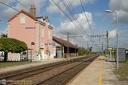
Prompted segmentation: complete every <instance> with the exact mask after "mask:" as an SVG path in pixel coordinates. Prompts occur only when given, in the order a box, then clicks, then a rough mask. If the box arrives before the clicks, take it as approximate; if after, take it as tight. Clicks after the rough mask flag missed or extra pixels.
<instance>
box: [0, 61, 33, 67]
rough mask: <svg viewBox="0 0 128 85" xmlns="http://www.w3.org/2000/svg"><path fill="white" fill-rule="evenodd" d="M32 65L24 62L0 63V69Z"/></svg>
mask: <svg viewBox="0 0 128 85" xmlns="http://www.w3.org/2000/svg"><path fill="white" fill-rule="evenodd" d="M29 63H31V62H30V61H22V62H18V61H17V62H16V61H12V62H0V68H5V67H10V66H18V65H24V64H29Z"/></svg>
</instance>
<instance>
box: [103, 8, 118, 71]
mask: <svg viewBox="0 0 128 85" xmlns="http://www.w3.org/2000/svg"><path fill="white" fill-rule="evenodd" d="M105 12H107V13H115V14H116V69H117V70H118V69H119V56H118V15H117V12H116V11H112V10H105Z"/></svg>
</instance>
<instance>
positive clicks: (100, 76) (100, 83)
mask: <svg viewBox="0 0 128 85" xmlns="http://www.w3.org/2000/svg"><path fill="white" fill-rule="evenodd" d="M102 68H103V62H101V63H100V75H99V82H98V85H102Z"/></svg>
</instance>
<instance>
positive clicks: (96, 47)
mask: <svg viewBox="0 0 128 85" xmlns="http://www.w3.org/2000/svg"><path fill="white" fill-rule="evenodd" d="M32 4H35V6H36V12H37V15H36V16H48V18H49V21H50V25H52V26H53V35H54V36H56V37H59V38H62V39H67V35H69V40H70V42H72V43H73V44H75V45H78V46H82V47H85V48H88V47H92V49H93V51H101V50H102V43H103V49H106V45H107V42H106V37H105V36H104V35H106V31H108V37H109V47H113V48H115V46H116V39H117V38H116V33H118V47H119V48H126V49H128V8H127V6H128V2H127V0H0V10H1V12H0V20H1V21H0V33H7V22H8V20H9V19H10V18H11V17H13V16H14V15H15V14H16V13H18V11H16V10H19V11H20V10H22V9H23V10H25V11H26V12H29V8H30V6H31V5H32ZM11 7H12V8H11ZM14 9H16V10H14ZM105 10H112V13H106V12H105ZM116 14H117V18H116ZM117 23H118V24H117ZM95 36H100V37H95Z"/></svg>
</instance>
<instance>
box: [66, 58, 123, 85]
mask: <svg viewBox="0 0 128 85" xmlns="http://www.w3.org/2000/svg"><path fill="white" fill-rule="evenodd" d="M114 64H115V62H108V61H105V57H104V56H99V57H98V58H97V59H95V60H94V61H93V62H92V63H91V64H90V65H89V66H88V67H86V68H85V69H84V70H83V71H82V72H80V73H79V74H78V75H77V76H76V77H75V78H74V79H72V80H71V81H70V82H69V83H68V84H67V85H123V84H122V83H121V82H120V81H118V79H117V76H116V75H115V74H114V73H113V70H114V68H115V67H114Z"/></svg>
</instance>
